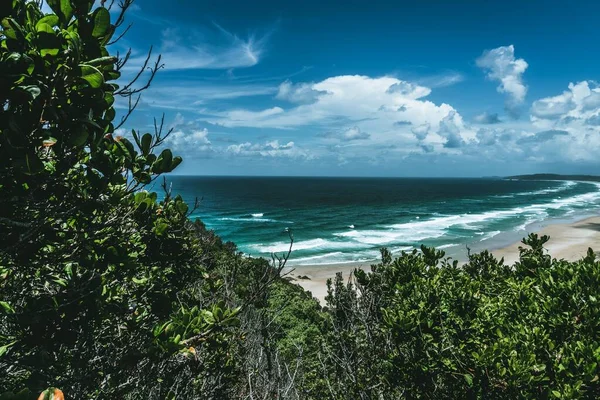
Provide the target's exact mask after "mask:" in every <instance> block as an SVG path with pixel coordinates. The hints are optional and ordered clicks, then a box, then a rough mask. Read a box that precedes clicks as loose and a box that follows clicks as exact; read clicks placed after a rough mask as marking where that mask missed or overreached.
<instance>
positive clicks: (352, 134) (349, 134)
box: [317, 126, 371, 142]
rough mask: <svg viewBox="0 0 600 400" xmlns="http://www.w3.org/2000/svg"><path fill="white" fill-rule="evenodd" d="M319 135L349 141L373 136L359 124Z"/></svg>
mask: <svg viewBox="0 0 600 400" xmlns="http://www.w3.org/2000/svg"><path fill="white" fill-rule="evenodd" d="M317 136H319V137H323V138H328V139H338V140H341V141H346V142H349V141H352V140H366V139H369V138H370V137H371V135H370V134H368V133H367V132H363V131H361V130H360V128H359V127H358V126H353V127H351V128H348V129H345V130H343V131H337V132H334V131H330V132H324V133H320V134H318V135H317Z"/></svg>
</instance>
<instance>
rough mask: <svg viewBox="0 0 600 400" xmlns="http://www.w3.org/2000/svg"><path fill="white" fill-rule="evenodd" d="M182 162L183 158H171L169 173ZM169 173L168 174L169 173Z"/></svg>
mask: <svg viewBox="0 0 600 400" xmlns="http://www.w3.org/2000/svg"><path fill="white" fill-rule="evenodd" d="M182 161H183V158H181V157H179V156H177V157H175V158H173V162H171V171H173V170H174V169H175V168H177V166H178V165H179V164H181V162H182ZM171 171H169V172H171Z"/></svg>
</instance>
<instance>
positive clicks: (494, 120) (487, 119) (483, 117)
mask: <svg viewBox="0 0 600 400" xmlns="http://www.w3.org/2000/svg"><path fill="white" fill-rule="evenodd" d="M473 122H475V123H478V124H486V125H491V124H499V123H500V122H502V121H500V118H499V117H498V114H497V113H494V114H490V113H488V112H483V113H481V114H479V115H476V116H475V117H474V118H473Z"/></svg>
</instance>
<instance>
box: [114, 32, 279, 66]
mask: <svg viewBox="0 0 600 400" xmlns="http://www.w3.org/2000/svg"><path fill="white" fill-rule="evenodd" d="M217 28H218V29H217V32H212V35H207V34H206V33H204V34H199V33H197V32H194V31H192V32H190V33H188V35H187V36H185V37H182V35H181V32H180V30H179V29H176V28H166V29H164V30H163V31H162V41H161V48H160V54H161V56H162V63H164V65H165V70H167V71H176V70H191V69H230V68H245V67H252V66H254V65H256V64H258V63H259V61H260V59H261V57H262V55H263V54H264V52H265V47H266V42H267V39H268V37H269V34H267V35H265V36H263V37H260V38H257V37H256V36H253V35H250V36H248V37H247V38H240V37H238V36H237V35H235V34H233V33H231V32H229V31H227V30H225V29H223V28H221V27H219V26H217ZM144 59H145V57H135V58H133V59H131V60H130V61H129V62H128V63H127V66H126V67H125V68H126V69H127V70H135V69H136V68H139V66H140V65H142V63H143V62H144Z"/></svg>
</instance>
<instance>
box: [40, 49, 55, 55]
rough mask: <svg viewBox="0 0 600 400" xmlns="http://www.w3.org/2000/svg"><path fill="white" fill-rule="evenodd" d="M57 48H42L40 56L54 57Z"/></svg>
mask: <svg viewBox="0 0 600 400" xmlns="http://www.w3.org/2000/svg"><path fill="white" fill-rule="evenodd" d="M58 52H59V49H42V50H41V51H40V55H41V56H42V57H46V56H51V57H56V56H57V55H58Z"/></svg>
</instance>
